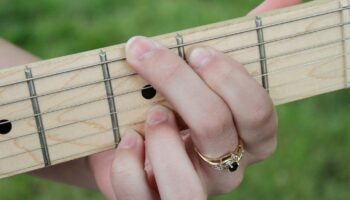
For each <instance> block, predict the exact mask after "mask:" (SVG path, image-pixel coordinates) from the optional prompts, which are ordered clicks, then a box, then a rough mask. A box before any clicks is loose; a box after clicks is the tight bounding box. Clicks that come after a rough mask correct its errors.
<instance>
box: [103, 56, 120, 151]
mask: <svg viewBox="0 0 350 200" xmlns="http://www.w3.org/2000/svg"><path fill="white" fill-rule="evenodd" d="M100 60H101V62H106V61H107V54H106V52H104V51H101V52H100ZM101 66H102V73H103V78H104V80H105V81H104V82H105V88H106V95H107V101H108V106H109V111H110V113H111V114H110V116H111V121H112V127H113V136H114V142H115V144H116V147H117V146H118V144H119V142H120V139H121V138H120V132H119V124H118V116H117V109H116V106H115V101H114V94H113V88H112V82H111V75H110V73H109V67H108V64H107V63H104V64H102V65H101Z"/></svg>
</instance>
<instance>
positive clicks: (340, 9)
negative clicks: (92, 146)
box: [0, 6, 349, 175]
mask: <svg viewBox="0 0 350 200" xmlns="http://www.w3.org/2000/svg"><path fill="white" fill-rule="evenodd" d="M345 9H349V7H348V6H347V7H343V8H339V9H335V10H333V11H328V12H325V13H319V14H315V15H313V16H309V17H310V18H311V17H314V16H321V15H324V14H330V13H333V12H338V11H342V10H345ZM301 19H306V18H305V17H304V18H301ZM301 19H300V18H299V19H294V20H297V21H298V20H301ZM288 22H290V21H288ZM265 27H268V26H265ZM260 28H261V27H260ZM254 30H256V28H255V29H254ZM222 37H228V36H222ZM192 43H193V44H195V43H194V42H192ZM187 45H190V44H187ZM181 46H185V44H182V45H177V46H174V47H173V48H178V47H181ZM110 61H111V60H109V62H110ZM106 63H107V62H106ZM101 64H103V62H100V63H99V64H97V65H101ZM35 78H37V77H35ZM33 79H34V78H33ZM26 81H28V79H26V80H24V82H26ZM0 87H3V86H0ZM114 145H115V144H114ZM114 145H113V146H111V148H113V147H114ZM93 151H95V150H93ZM63 159H64V158H63ZM40 165H42V164H40ZM22 170H23V169H21V170H18V171H22ZM14 172H15V171H13V172H9V173H14ZM9 173H5V174H9ZM2 175H4V174H2Z"/></svg>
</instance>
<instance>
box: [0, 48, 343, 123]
mask: <svg viewBox="0 0 350 200" xmlns="http://www.w3.org/2000/svg"><path fill="white" fill-rule="evenodd" d="M346 55H349V53H348V54H344V53H343V54H336V55H331V56H327V57H323V58H321V59H318V60H313V61H309V62H304V63H301V64H294V65H289V66H287V67H283V68H280V69H277V70H274V71H270V72H269V73H265V74H262V75H257V76H253V78H255V79H257V78H260V77H263V76H267V75H273V74H277V73H281V72H286V71H291V70H296V69H298V68H304V67H307V66H309V65H311V64H318V63H320V62H322V61H326V62H329V61H332V60H334V59H336V58H338V57H342V56H346ZM148 88H152V86H147V87H145V88H137V89H133V90H128V91H126V92H122V93H118V94H115V95H112V96H104V97H100V98H96V99H94V100H90V101H87V102H83V103H78V104H73V105H69V106H65V107H62V108H57V109H53V110H48V111H45V112H42V113H38V114H34V115H32V114H31V115H28V116H24V117H20V118H17V119H13V120H11V121H5V122H0V125H3V124H7V123H13V122H16V121H21V120H25V119H29V118H32V117H36V116H44V115H47V114H50V113H53V112H57V111H62V110H66V109H71V108H76V107H79V106H83V105H87V104H90V103H95V102H98V101H102V100H105V99H108V98H114V97H120V96H125V95H128V94H131V93H134V92H139V91H141V90H144V89H148ZM269 89H273V88H271V87H270V88H269Z"/></svg>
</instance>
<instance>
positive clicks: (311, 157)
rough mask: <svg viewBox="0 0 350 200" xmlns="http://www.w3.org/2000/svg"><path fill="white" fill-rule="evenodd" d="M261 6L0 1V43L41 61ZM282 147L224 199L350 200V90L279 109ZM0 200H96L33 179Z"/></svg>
mask: <svg viewBox="0 0 350 200" xmlns="http://www.w3.org/2000/svg"><path fill="white" fill-rule="evenodd" d="M258 4H259V1H258V0H241V1H233V0H222V1H209V0H177V1H170V0H163V1H162V0H128V1H122V0H69V1H68V0H35V1H28V0H1V1H0V36H1V37H4V38H6V39H8V40H10V41H11V42H13V43H15V44H17V45H18V46H21V47H23V48H25V49H26V50H28V51H31V52H33V53H34V54H36V55H38V56H40V57H42V58H50V57H57V56H61V55H66V54H71V53H76V52H80V51H85V50H90V49H94V48H99V47H103V46H108V45H113V44H117V43H121V42H124V41H126V40H127V39H128V38H129V37H131V36H132V35H147V36H153V35H159V34H163V33H167V32H173V31H176V30H181V29H184V28H190V27H194V26H198V25H203V24H208V23H212V22H217V21H221V20H226V19H231V18H235V17H238V16H243V15H245V13H247V12H248V11H249V10H250V9H252V8H253V7H254V6H256V5H258ZM278 113H279V120H280V126H279V133H278V138H279V147H278V149H277V152H276V153H275V155H274V156H273V157H272V158H271V159H269V160H267V161H265V162H263V163H260V164H257V165H255V166H253V167H250V168H249V169H248V170H247V173H246V178H245V180H244V182H243V183H242V185H241V186H240V187H239V188H238V189H237V190H236V191H235V192H233V193H232V194H229V195H226V196H223V197H217V198H213V199H216V200H219V199H220V200H222V199H259V200H265V199H266V200H271V199H285V200H289V199H290V200H294V199H308V200H312V199H315V200H316V199H317V200H321V199H337V200H338V199H349V197H350V192H349V186H350V170H349V169H350V156H349V155H350V91H349V90H347V91H346V90H344V91H340V92H336V93H332V94H327V95H323V96H320V97H315V98H312V99H308V100H304V101H299V102H296V103H291V104H288V105H284V106H280V107H278ZM0 199H4V200H18V199H35V200H44V199H51V200H62V199H84V200H98V199H103V197H102V196H101V195H100V194H99V193H97V192H93V191H87V190H83V189H79V188H74V187H69V186H64V185H61V184H58V183H52V182H49V181H45V180H39V179H36V178H33V177H30V176H25V175H19V176H16V177H11V178H8V179H3V180H0Z"/></svg>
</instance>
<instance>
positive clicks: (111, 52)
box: [0, 0, 350, 177]
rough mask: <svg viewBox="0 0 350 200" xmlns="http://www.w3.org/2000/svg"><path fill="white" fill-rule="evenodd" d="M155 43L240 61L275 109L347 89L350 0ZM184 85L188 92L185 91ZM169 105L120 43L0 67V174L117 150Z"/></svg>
mask: <svg viewBox="0 0 350 200" xmlns="http://www.w3.org/2000/svg"><path fill="white" fill-rule="evenodd" d="M155 40H157V41H159V42H160V43H162V44H164V45H165V46H167V47H169V48H170V49H171V50H172V51H173V52H174V53H176V54H179V56H181V57H182V58H185V57H186V55H185V52H186V51H185V50H186V49H187V48H190V47H193V46H202V45H208V46H211V47H214V48H216V49H218V50H220V51H222V52H224V53H226V54H227V55H229V56H231V57H232V58H235V59H236V60H238V61H239V62H240V63H242V64H243V65H244V67H245V68H246V69H247V70H248V72H249V73H250V74H251V76H252V77H253V78H255V79H256V80H257V81H258V82H259V83H260V84H261V85H262V86H263V87H264V88H265V89H266V90H267V91H268V92H269V94H270V96H271V98H272V99H273V101H274V103H275V104H276V105H278V104H283V103H288V102H291V101H295V100H300V99H304V98H308V97H311V96H315V95H318V94H324V93H328V92H331V91H335V90H339V89H343V88H347V87H349V86H350V66H349V65H350V59H349V58H350V57H349V56H350V55H349V54H350V43H349V42H350V7H349V2H348V0H342V1H338V0H320V1H314V2H311V3H307V4H303V5H299V6H295V7H292V8H288V9H283V10H279V11H275V12H272V13H268V14H265V15H262V16H260V17H244V18H240V19H236V20H230V21H226V22H221V23H217V24H212V25H208V26H203V27H198V28H194V29H189V30H184V31H179V32H178V33H171V34H167V35H163V36H159V37H155ZM184 89H186V88H184ZM158 103H160V104H163V105H167V106H170V105H168V103H167V102H166V101H165V100H164V99H163V97H162V96H161V95H160V94H158V93H156V92H155V91H154V90H153V89H152V88H151V87H150V86H148V83H147V82H145V81H144V80H143V79H142V78H141V77H140V76H138V75H137V74H135V73H134V71H133V70H132V69H131V68H130V67H129V66H128V64H127V63H126V61H125V55H124V45H123V44H121V45H116V46H111V47H106V48H102V49H97V50H92V51H88V52H84V53H79V54H75V55H70V56H65V57H60V58H55V59H51V60H46V61H41V62H36V63H31V64H28V65H25V66H18V67H13V68H9V69H4V70H1V71H0V120H1V121H0V133H1V134H0V177H7V176H10V175H14V174H18V173H22V172H27V171H31V170H34V169H39V168H43V167H46V166H50V165H54V164H58V163H62V162H65V161H69V160H73V159H76V158H80V157H84V156H87V155H91V154H94V153H97V152H101V151H105V150H108V149H112V148H115V147H116V146H117V144H118V142H119V140H120V138H121V136H122V135H123V134H124V132H125V130H126V129H128V128H134V129H136V130H138V131H140V132H141V133H142V127H143V122H144V119H145V115H146V112H147V110H148V108H149V107H150V106H152V105H154V104H158Z"/></svg>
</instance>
